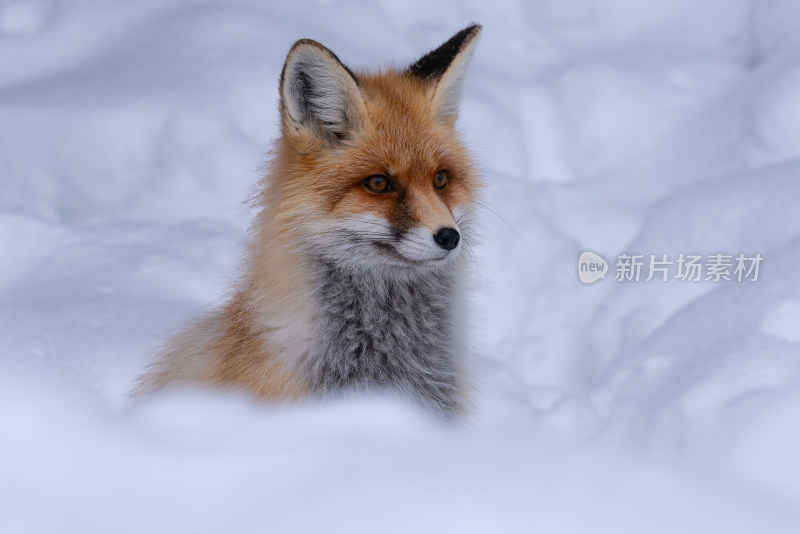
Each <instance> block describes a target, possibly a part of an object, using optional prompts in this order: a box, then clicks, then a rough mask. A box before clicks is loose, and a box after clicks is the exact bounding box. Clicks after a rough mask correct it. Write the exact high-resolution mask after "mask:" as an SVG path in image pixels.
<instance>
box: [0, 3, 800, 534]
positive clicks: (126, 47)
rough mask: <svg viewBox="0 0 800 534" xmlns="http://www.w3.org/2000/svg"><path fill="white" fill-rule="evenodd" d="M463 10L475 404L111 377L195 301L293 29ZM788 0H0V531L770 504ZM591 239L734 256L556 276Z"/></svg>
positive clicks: (748, 513)
mask: <svg viewBox="0 0 800 534" xmlns="http://www.w3.org/2000/svg"><path fill="white" fill-rule="evenodd" d="M471 21H479V22H481V23H482V24H483V25H484V28H485V30H484V35H483V38H482V41H481V43H480V46H479V49H478V51H477V54H476V56H475V60H474V63H473V68H472V71H471V73H470V75H469V77H468V79H467V88H466V92H465V100H464V104H463V113H462V119H461V123H460V125H461V127H462V128H463V130H464V134H465V136H466V138H467V139H468V140H469V142H470V143H471V145H472V146H474V147H475V150H476V152H477V154H478V158H479V160H480V162H481V166H482V170H483V174H484V176H485V180H486V184H487V189H486V195H485V199H484V203H485V204H486V206H487V207H488V208H489V209H487V210H485V211H484V214H483V215H484V225H483V242H482V245H481V247H480V249H479V254H478V260H479V261H478V269H476V272H475V284H474V285H475V287H476V296H475V299H474V304H473V308H474V311H475V323H476V325H478V326H476V328H475V337H474V340H473V342H474V344H475V348H476V353H477V361H476V369H477V374H478V375H479V377H480V379H481V397H480V400H479V410H478V413H477V415H476V416H475V418H474V421H473V422H472V423H470V424H469V425H466V426H465V427H459V428H442V427H440V426H439V425H438V424H436V423H434V422H432V421H430V420H428V419H427V418H426V417H425V416H424V415H421V414H419V413H417V412H416V411H415V410H414V409H413V408H410V407H407V406H404V405H399V404H397V403H396V402H393V401H390V400H387V399H372V400H364V401H361V402H355V401H351V402H348V403H330V404H326V405H319V406H306V407H295V408H290V409H280V410H278V409H264V408H263V407H258V406H256V405H253V404H252V403H250V402H249V401H248V400H246V399H243V398H238V397H220V396H213V395H210V394H203V393H199V392H198V393H192V394H189V393H187V394H185V395H173V396H167V397H165V398H161V399H157V400H154V401H152V402H149V403H147V404H145V405H144V406H139V407H137V408H135V409H133V410H132V411H131V410H127V409H126V408H125V395H126V393H127V391H128V390H129V388H130V386H131V384H132V382H133V380H134V379H135V377H136V375H137V374H138V373H139V372H140V371H141V369H142V367H143V366H144V364H145V363H146V361H147V360H148V358H149V357H150V356H151V355H152V352H153V348H154V347H155V346H156V345H157V344H158V343H159V341H161V340H163V339H164V338H165V337H166V336H167V335H168V333H169V332H170V331H171V330H172V329H174V328H177V327H178V326H179V325H180V324H181V323H182V322H183V321H185V320H186V319H188V318H189V317H191V316H194V315H196V314H197V313H199V312H201V311H202V310H205V309H208V308H210V307H213V306H214V305H215V303H218V302H219V301H220V299H222V298H224V295H225V292H226V289H227V285H228V281H229V280H230V279H231V277H232V276H233V274H234V273H235V266H236V264H237V257H238V255H239V253H240V247H241V243H242V241H243V238H244V235H245V234H244V232H245V229H246V226H247V222H248V220H249V216H250V215H251V214H250V213H249V212H248V209H247V207H246V205H245V204H244V203H243V201H244V200H245V199H246V197H247V196H248V194H249V193H250V192H251V191H252V187H253V185H254V184H255V182H256V180H257V177H258V167H259V165H260V164H261V163H262V162H263V161H264V159H265V156H264V153H265V150H266V148H267V147H268V144H269V141H270V139H272V138H273V137H274V136H275V135H276V133H277V78H278V75H279V72H280V68H281V66H282V62H283V59H284V57H285V54H286V52H287V51H288V48H289V46H290V45H291V44H292V42H293V41H294V40H296V39H297V38H300V37H312V38H315V39H317V40H319V41H322V42H323V43H325V44H327V45H328V46H330V47H331V48H332V49H333V50H334V51H335V52H336V53H337V54H338V55H339V57H341V58H342V59H343V60H344V61H345V62H348V63H351V64H353V65H365V64H373V65H379V64H381V63H382V62H386V61H389V60H393V61H395V62H396V63H400V64H402V63H405V62H409V61H411V60H413V59H415V57H416V56H418V55H421V54H422V53H423V52H424V51H426V50H428V49H430V48H432V47H434V46H435V45H437V44H439V43H440V42H441V41H443V40H444V39H445V38H447V37H449V35H451V34H452V33H454V32H455V31H456V30H458V29H460V28H461V27H463V26H465V25H466V24H467V23H468V22H471ZM798 21H800V4H798V2H796V1H794V0H772V1H757V0H708V1H705V2H697V1H695V0H660V1H658V2H655V1H651V2H640V1H637V0H529V1H523V0H519V1H514V0H500V1H498V2H493V3H489V2H477V1H476V2H456V1H454V0H453V1H451V2H446V3H433V2H430V1H421V0H412V1H407V2H399V1H389V0H385V1H383V2H376V3H369V4H366V3H365V4H363V5H362V4H361V3H358V2H341V1H337V0H318V1H316V2H291V3H290V2H286V3H284V4H279V3H277V2H259V1H256V0H251V1H244V0H240V1H236V2H223V1H218V2H190V1H175V0H172V1H166V0H161V1H134V0H117V1H110V0H109V1H99V0H97V1H88V0H73V1H66V0H63V1H62V0H0V429H2V430H1V431H2V434H0V531H2V532H15V533H16V532H25V533H27V532H31V533H34V532H35V533H38V532H81V533H87V532H97V533H106V532H144V531H150V532H285V531H296V532H317V531H321V530H323V529H324V530H327V531H344V532H378V531H384V532H388V531H394V532H410V531H437V532H457V531H461V532H558V533H570V532H579V533H583V532H610V533H615V534H618V533H627V532H630V533H638V534H640V533H643V532H647V533H653V532H680V533H688V532H698V533H708V532H726V533H738V532H759V533H763V532H770V533H779V532H798V531H800V530H798V529H800V462H798V461H797V457H796V456H797V450H798V449H799V448H800V278H798V276H797V268H798V262H800V208H798V206H800V179H798V177H799V176H800V99H798V95H800V32H798V31H797V30H798ZM583 250H593V251H596V252H598V253H600V254H601V255H603V256H604V257H605V258H606V259H608V260H609V261H610V262H612V266H611V268H612V269H613V268H614V266H613V262H614V261H615V260H616V257H617V255H618V254H620V253H623V252H627V253H640V254H659V255H660V254H662V253H666V254H669V255H670V256H671V257H673V258H674V257H676V256H677V255H679V254H680V253H686V254H689V253H697V254H703V255H709V254H714V253H726V254H731V255H737V254H739V253H746V254H748V255H753V254H755V253H759V254H761V255H762V257H763V258H764V260H763V263H762V265H761V271H760V277H759V280H758V281H757V282H748V281H744V282H735V281H733V282H728V283H725V282H719V283H713V282H694V283H690V282H680V281H678V280H674V279H673V280H670V281H669V282H666V283H662V282H658V281H655V280H654V281H650V282H638V283H636V282H628V283H618V282H615V281H614V280H613V273H612V275H609V276H608V277H607V278H606V279H605V280H601V281H598V282H596V283H594V284H592V285H583V284H581V283H580V282H579V281H578V277H577V266H576V260H577V257H578V255H579V254H580V252H581V251H583Z"/></svg>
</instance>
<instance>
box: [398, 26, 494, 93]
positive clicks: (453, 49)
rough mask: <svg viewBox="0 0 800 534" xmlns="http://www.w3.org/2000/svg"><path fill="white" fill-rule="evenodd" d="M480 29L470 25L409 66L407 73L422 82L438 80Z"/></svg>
mask: <svg viewBox="0 0 800 534" xmlns="http://www.w3.org/2000/svg"><path fill="white" fill-rule="evenodd" d="M482 28H483V26H481V25H480V24H470V25H469V26H467V27H466V28H464V29H463V30H461V31H459V32H458V33H456V34H455V35H454V36H452V37H451V38H450V39H448V40H447V41H446V42H445V43H443V44H442V45H441V46H440V47H439V48H437V49H436V50H433V51H431V52H429V53H427V54H425V55H424V56H423V57H422V58H420V59H419V61H417V62H416V63H414V64H413V65H411V66H410V67H409V68H408V73H409V74H411V75H412V76H416V77H418V78H422V79H423V80H435V79H438V78H439V77H441V76H442V75H443V74H444V73H445V71H446V70H447V68H448V67H449V66H450V63H452V62H453V60H454V59H455V58H456V56H457V55H458V54H459V52H461V51H462V50H463V49H464V47H465V46H467V44H469V43H470V42H471V41H472V40H473V39H474V38H475V37H477V36H478V34H480V32H481V29H482Z"/></svg>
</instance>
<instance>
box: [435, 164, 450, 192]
mask: <svg viewBox="0 0 800 534" xmlns="http://www.w3.org/2000/svg"><path fill="white" fill-rule="evenodd" d="M445 186H447V169H442V170H441V171H439V172H437V173H436V176H434V177H433V187H435V188H436V189H444V188H445Z"/></svg>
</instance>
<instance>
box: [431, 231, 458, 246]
mask: <svg viewBox="0 0 800 534" xmlns="http://www.w3.org/2000/svg"><path fill="white" fill-rule="evenodd" d="M433 240H434V241H436V243H437V244H438V245H439V246H440V247H442V248H443V249H445V250H453V249H454V248H456V247H457V246H458V242H459V241H461V234H459V233H458V230H456V229H455V228H440V229H439V231H438V232H436V233H435V234H433Z"/></svg>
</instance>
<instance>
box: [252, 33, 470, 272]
mask: <svg viewBox="0 0 800 534" xmlns="http://www.w3.org/2000/svg"><path fill="white" fill-rule="evenodd" d="M480 31H481V27H480V26H477V25H473V26H469V27H468V28H465V29H463V30H461V31H460V32H458V33H457V34H455V35H454V36H453V37H452V38H450V39H449V40H448V41H447V42H445V43H444V44H442V45H441V46H440V47H439V48H437V49H436V50H433V51H432V52H430V53H428V54H426V55H424V56H423V57H422V58H421V59H419V60H418V61H416V62H415V63H413V64H412V65H411V66H409V67H408V68H404V69H389V70H384V71H381V72H366V71H363V72H362V71H353V70H351V69H349V68H348V67H346V66H345V65H344V64H343V63H342V62H341V61H340V60H339V59H338V58H337V57H336V55H335V54H334V53H333V52H331V51H330V50H328V49H327V48H326V47H324V46H323V45H321V44H319V43H317V42H316V41H311V40H308V39H303V40H300V41H297V42H296V43H295V44H294V46H293V47H292V48H291V50H290V51H289V55H288V57H287V59H286V63H285V65H284V67H283V72H282V74H281V80H280V111H281V127H282V137H281V139H280V140H279V142H278V149H277V157H276V160H275V163H274V164H275V165H276V166H278V167H279V169H278V170H276V171H278V172H273V181H274V183H273V184H271V185H270V191H269V192H268V194H271V195H276V196H277V200H276V199H275V198H273V199H272V200H271V201H269V202H270V203H272V202H276V203H277V205H276V209H277V210H278V211H279V215H278V219H279V220H281V221H282V222H283V223H284V224H283V228H285V229H286V231H287V232H291V233H293V234H294V233H299V235H297V239H298V240H299V241H301V242H302V243H303V245H304V247H305V246H308V247H309V248H310V249H311V250H313V251H314V253H315V254H318V255H320V256H321V257H323V258H326V259H328V260H332V261H335V262H338V263H342V262H347V263H349V264H351V265H353V266H354V267H357V266H363V267H367V268H375V267H379V266H390V267H393V268H397V267H400V268H410V269H435V268H437V267H440V266H446V265H448V264H450V263H451V262H452V261H453V260H454V258H456V257H457V256H458V255H459V253H460V252H461V250H462V248H463V247H464V241H465V238H466V239H469V236H466V235H464V230H465V222H466V219H467V213H468V211H469V208H470V205H471V203H472V201H473V197H474V195H475V192H476V188H477V186H478V183H477V178H476V176H475V172H474V171H473V168H472V164H471V161H470V158H469V156H468V154H467V151H466V149H465V147H464V146H463V145H462V143H461V142H460V141H459V139H458V137H457V135H456V131H455V122H456V118H457V115H458V107H459V102H460V99H461V89H462V85H463V82H464V77H465V74H466V70H467V67H468V65H469V63H470V60H471V58H472V55H473V53H474V50H475V46H476V44H477V42H478V37H479V35H480Z"/></svg>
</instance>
